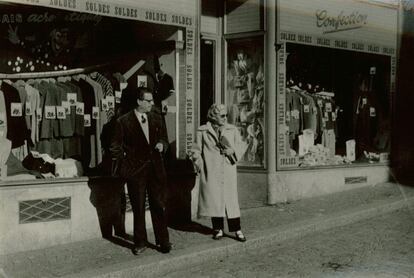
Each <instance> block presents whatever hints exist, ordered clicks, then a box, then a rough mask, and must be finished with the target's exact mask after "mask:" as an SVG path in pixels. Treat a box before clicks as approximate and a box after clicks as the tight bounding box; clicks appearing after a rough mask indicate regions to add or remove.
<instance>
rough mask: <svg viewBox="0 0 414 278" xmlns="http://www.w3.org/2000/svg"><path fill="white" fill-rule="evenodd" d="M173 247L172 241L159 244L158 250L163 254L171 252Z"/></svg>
mask: <svg viewBox="0 0 414 278" xmlns="http://www.w3.org/2000/svg"><path fill="white" fill-rule="evenodd" d="M171 249H172V244H171V243H170V242H168V243H166V244H161V245H158V250H159V251H160V252H161V253H163V254H167V253H170V251H171Z"/></svg>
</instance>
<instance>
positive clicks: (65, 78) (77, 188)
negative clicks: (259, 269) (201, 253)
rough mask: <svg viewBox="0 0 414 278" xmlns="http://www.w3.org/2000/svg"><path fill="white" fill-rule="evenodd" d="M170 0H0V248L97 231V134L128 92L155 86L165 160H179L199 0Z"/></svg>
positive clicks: (124, 106) (191, 91)
mask: <svg viewBox="0 0 414 278" xmlns="http://www.w3.org/2000/svg"><path fill="white" fill-rule="evenodd" d="M115 2H116V3H115ZM169 2H170V3H169V5H168V6H166V5H165V2H164V1H114V3H111V2H110V1H105V2H102V1H84V0H73V1H70V0H68V1H66V0H65V1H60V0H59V1H43V0H35V1H24V2H23V1H18V0H17V1H1V2H0V7H1V14H0V18H1V22H0V33H1V39H0V40H1V46H0V48H1V51H0V53H1V54H0V83H1V97H0V98H1V100H2V104H1V108H0V117H1V118H0V120H1V121H0V137H1V140H2V143H1V146H2V148H3V149H2V155H1V161H2V165H1V182H0V192H1V194H0V199H1V215H0V224H1V227H2V229H1V236H0V239H1V241H0V250H1V253H2V254H5V253H10V252H17V251H23V250H28V249H37V248H42V247H46V246H50V245H54V244H61V243H68V242H72V241H76V240H83V239H88V238H93V237H99V236H100V229H99V226H100V223H98V217H97V211H98V208H97V205H98V203H99V198H100V197H99V196H101V195H102V194H101V193H102V192H100V191H99V190H100V189H98V187H96V180H95V178H94V177H96V176H102V175H103V174H102V171H103V170H102V169H103V167H102V165H103V163H105V155H107V153H106V152H105V151H108V149H107V145H108V144H107V143H108V142H107V141H108V140H107V139H108V138H109V136H110V135H108V133H105V131H106V132H109V134H110V132H111V125H110V123H111V120H112V119H114V118H115V117H116V116H117V115H118V114H119V113H124V112H125V111H128V110H129V109H131V101H129V99H128V90H129V88H133V87H137V86H146V87H149V88H151V89H154V90H155V91H156V92H157V94H158V96H159V97H160V99H159V102H160V109H161V110H162V109H163V108H166V107H167V108H166V110H162V111H159V112H160V113H161V112H164V119H165V124H166V127H167V130H168V138H169V141H170V153H169V159H172V160H173V159H176V158H184V157H185V154H186V150H187V149H188V148H189V147H190V146H191V142H192V140H193V134H194V128H195V127H194V116H193V115H194V107H195V106H194V104H193V103H194V99H195V97H194V96H195V94H196V88H197V86H196V84H197V78H198V77H197V73H196V72H195V71H194V69H195V68H196V67H197V63H196V61H197V59H196V57H197V43H198V42H197V39H196V38H197V37H198V35H197V32H198V31H197V16H196V14H197V9H198V7H197V5H196V3H195V2H194V1H190V0H174V1H169ZM154 98H155V97H154ZM103 187H105V186H103ZM103 187H102V186H101V188H103ZM106 194H108V192H106ZM109 194H110V193H109ZM127 210H128V203H127ZM98 214H99V211H98ZM148 220H149V218H148ZM148 222H150V221H148ZM126 227H127V231H131V229H132V218H131V214H130V213H128V212H127V214H126Z"/></svg>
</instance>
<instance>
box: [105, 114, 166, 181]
mask: <svg viewBox="0 0 414 278" xmlns="http://www.w3.org/2000/svg"><path fill="white" fill-rule="evenodd" d="M147 118H148V131H149V143H148V142H147V139H146V137H145V134H144V131H143V130H142V128H141V124H140V123H139V121H138V119H137V117H136V115H135V112H134V110H132V111H130V112H128V113H126V114H125V115H123V116H121V117H120V118H119V119H118V120H117V122H116V128H115V135H114V138H113V140H112V143H111V153H112V156H113V157H114V158H115V159H116V163H115V170H114V171H115V175H118V176H120V177H121V178H124V179H126V180H134V179H139V176H140V175H139V173H140V171H141V170H142V169H143V168H144V167H145V166H148V164H149V163H153V165H154V167H155V169H156V173H157V176H158V179H159V180H160V181H161V182H162V183H165V182H166V171H165V167H164V161H163V158H162V154H161V153H159V152H158V151H157V150H156V149H155V145H156V144H157V143H162V144H163V146H164V148H163V152H165V151H166V150H167V148H168V138H167V134H166V131H165V128H163V126H162V121H161V118H160V116H158V115H157V114H155V113H148V114H147Z"/></svg>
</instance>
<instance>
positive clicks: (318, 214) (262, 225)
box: [0, 183, 414, 278]
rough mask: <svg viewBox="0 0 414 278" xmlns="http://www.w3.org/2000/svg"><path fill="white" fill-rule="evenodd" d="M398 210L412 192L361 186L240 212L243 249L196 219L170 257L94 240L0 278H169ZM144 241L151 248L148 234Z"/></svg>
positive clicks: (8, 261) (2, 264)
mask: <svg viewBox="0 0 414 278" xmlns="http://www.w3.org/2000/svg"><path fill="white" fill-rule="evenodd" d="M403 207H409V208H410V209H413V211H414V187H404V186H401V185H398V184H394V183H384V184H378V185H375V186H366V187H363V188H357V189H352V190H347V191H344V192H339V193H334V194H329V195H325V196H321V197H315V198H309V199H304V200H299V201H295V202H290V203H286V204H278V205H274V206H264V207H259V208H252V209H247V210H242V217H241V221H242V228H243V231H244V234H245V235H246V237H247V242H245V243H240V242H238V241H236V240H234V239H233V238H232V236H233V235H230V234H227V236H226V237H224V238H223V239H221V240H220V241H214V240H212V238H211V234H210V233H211V230H210V228H209V227H210V221H209V219H200V220H197V222H196V223H192V224H189V225H187V226H185V227H180V229H178V228H176V229H173V228H170V239H171V242H172V243H173V250H172V251H171V253H169V254H161V253H159V252H157V251H156V250H154V249H147V250H146V251H145V252H144V253H142V254H140V255H138V256H134V255H133V254H132V253H131V250H130V249H129V248H130V247H131V242H127V241H123V240H121V239H114V240H112V241H109V240H106V239H93V240H87V241H81V242H76V243H71V244H65V245H59V246H55V247H51V248H45V249H42V250H35V251H29V252H21V253H16V254H11V255H6V256H0V277H2V276H4V277H18V278H20V277H22V278H24V277H30V278H33V277H108V278H109V277H168V273H169V272H171V271H174V270H177V269H179V268H183V267H191V266H192V265H195V264H201V263H203V262H207V261H208V260H211V259H219V258H225V257H227V256H231V255H233V254H238V253H240V252H244V251H246V250H249V249H255V248H265V247H266V246H268V245H270V244H276V243H278V242H281V241H283V240H286V239H291V238H294V237H301V236H304V235H306V234H309V233H312V232H317V231H322V230H326V229H330V228H333V227H337V226H341V225H346V224H350V223H353V222H356V221H360V220H363V219H367V218H371V217H374V216H377V215H379V214H384V213H388V212H391V211H394V210H398V209H400V208H403ZM149 241H150V242H154V238H153V235H152V234H150V235H149Z"/></svg>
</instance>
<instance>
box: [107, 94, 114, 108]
mask: <svg viewBox="0 0 414 278" xmlns="http://www.w3.org/2000/svg"><path fill="white" fill-rule="evenodd" d="M106 99H107V100H108V109H114V108H115V97H114V96H107V97H106Z"/></svg>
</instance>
